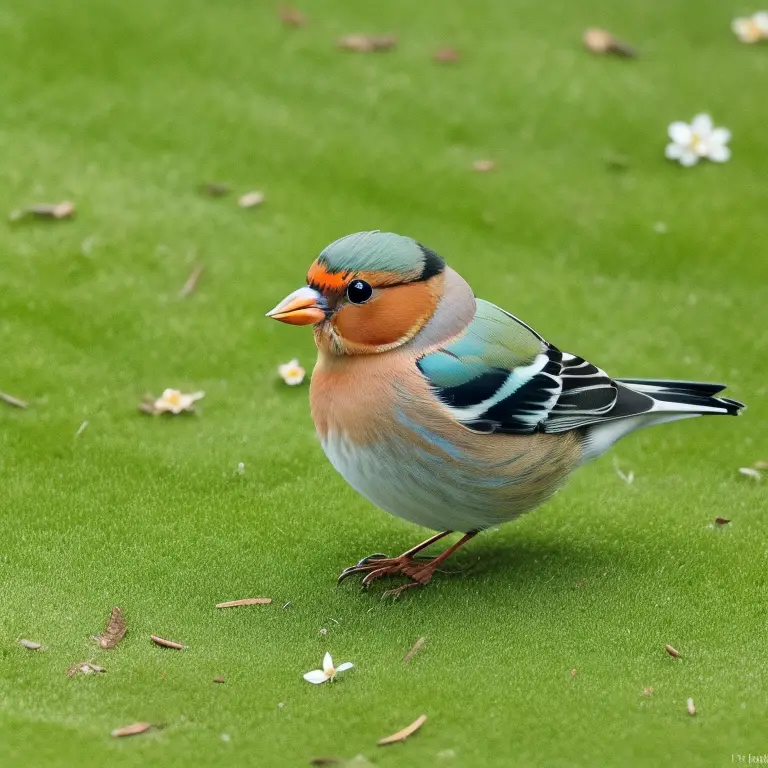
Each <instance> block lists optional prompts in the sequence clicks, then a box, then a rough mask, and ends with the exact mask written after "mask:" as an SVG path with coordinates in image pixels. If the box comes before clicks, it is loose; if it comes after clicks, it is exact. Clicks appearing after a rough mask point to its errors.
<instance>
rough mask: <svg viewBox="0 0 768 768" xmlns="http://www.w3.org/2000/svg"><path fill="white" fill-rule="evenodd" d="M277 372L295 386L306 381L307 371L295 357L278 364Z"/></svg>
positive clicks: (288, 383)
mask: <svg viewBox="0 0 768 768" xmlns="http://www.w3.org/2000/svg"><path fill="white" fill-rule="evenodd" d="M277 372H278V373H279V374H280V378H281V379H282V380H283V381H284V382H285V383H286V384H287V385H288V386H289V387H295V386H296V385H297V384H301V382H302V381H304V376H305V375H306V371H305V370H304V369H303V368H302V367H301V366H300V365H299V361H298V360H297V359H296V358H295V357H294V358H293V360H291V361H290V362H287V363H283V364H282V365H278V366H277Z"/></svg>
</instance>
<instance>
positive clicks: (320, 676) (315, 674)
mask: <svg viewBox="0 0 768 768" xmlns="http://www.w3.org/2000/svg"><path fill="white" fill-rule="evenodd" d="M304 679H305V680H306V681H307V682H308V683H312V685H319V684H320V683H325V682H327V681H328V680H329V679H330V678H329V677H328V675H326V674H325V672H323V670H322V669H313V670H312V671H311V672H307V673H306V674H305V675H304Z"/></svg>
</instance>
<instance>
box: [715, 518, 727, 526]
mask: <svg viewBox="0 0 768 768" xmlns="http://www.w3.org/2000/svg"><path fill="white" fill-rule="evenodd" d="M730 522H731V521H730V519H728V518H727V517H716V518H715V525H728V523H730Z"/></svg>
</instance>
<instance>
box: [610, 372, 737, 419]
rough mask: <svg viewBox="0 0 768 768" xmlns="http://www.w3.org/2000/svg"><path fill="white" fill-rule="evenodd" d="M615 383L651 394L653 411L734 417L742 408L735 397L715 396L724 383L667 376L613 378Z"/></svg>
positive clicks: (723, 386)
mask: <svg viewBox="0 0 768 768" xmlns="http://www.w3.org/2000/svg"><path fill="white" fill-rule="evenodd" d="M616 382H617V383H619V384H623V385H624V386H626V387H629V388H630V389H634V390H635V391H636V392H642V393H643V394H644V395H648V396H649V397H652V398H653V399H654V400H655V401H656V405H655V406H654V408H653V411H654V412H656V413H659V412H668V413H680V414H683V413H690V414H701V415H706V414H713V415H717V414H720V415H723V416H738V414H739V413H740V412H741V411H742V410H744V403H740V402H739V401H738V400H731V398H729V397H715V395H717V394H718V392H722V391H723V390H724V389H725V384H710V383H707V382H702V381H674V380H669V379H616Z"/></svg>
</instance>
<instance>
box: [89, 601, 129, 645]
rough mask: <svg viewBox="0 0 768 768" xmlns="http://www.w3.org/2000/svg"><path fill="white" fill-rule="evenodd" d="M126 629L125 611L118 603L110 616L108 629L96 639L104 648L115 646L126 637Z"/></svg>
mask: <svg viewBox="0 0 768 768" xmlns="http://www.w3.org/2000/svg"><path fill="white" fill-rule="evenodd" d="M126 630H127V627H126V624H125V618H124V617H123V611H122V609H121V608H120V607H119V606H117V605H116V606H115V607H114V608H113V609H112V613H111V614H110V616H109V621H108V622H107V627H106V629H105V630H104V632H103V633H102V634H101V635H99V636H98V637H97V638H96V640H97V642H98V643H99V645H100V646H101V647H102V648H114V647H115V646H116V645H117V644H118V643H119V642H120V641H121V640H122V639H123V638H124V637H125V632H126Z"/></svg>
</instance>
